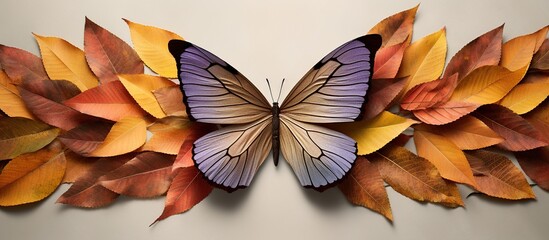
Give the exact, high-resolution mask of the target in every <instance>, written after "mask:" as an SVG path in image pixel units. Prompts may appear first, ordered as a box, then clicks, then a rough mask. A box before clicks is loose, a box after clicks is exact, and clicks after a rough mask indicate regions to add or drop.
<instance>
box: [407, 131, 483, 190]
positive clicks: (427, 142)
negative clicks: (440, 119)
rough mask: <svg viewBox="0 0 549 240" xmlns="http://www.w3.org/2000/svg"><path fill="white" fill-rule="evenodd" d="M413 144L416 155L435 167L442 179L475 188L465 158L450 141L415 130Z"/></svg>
mask: <svg viewBox="0 0 549 240" xmlns="http://www.w3.org/2000/svg"><path fill="white" fill-rule="evenodd" d="M414 143H415V144H416V149H417V153H418V155H419V156H420V157H423V158H425V159H427V160H429V161H430V162H431V163H432V164H433V165H435V167H436V168H437V169H438V171H439V173H440V175H441V176H442V177H443V178H446V179H448V180H452V181H454V182H459V183H465V184H467V185H469V186H473V187H475V186H476V183H475V180H474V178H473V171H472V170H471V167H470V166H469V163H468V162H467V158H465V155H464V154H463V152H462V151H461V150H460V149H459V148H458V147H457V146H456V145H455V144H454V143H452V142H451V141H450V140H448V139H447V138H445V137H443V136H440V135H437V134H434V133H429V132H426V131H421V130H415V131H414Z"/></svg>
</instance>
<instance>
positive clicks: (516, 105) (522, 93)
mask: <svg viewBox="0 0 549 240" xmlns="http://www.w3.org/2000/svg"><path fill="white" fill-rule="evenodd" d="M547 96H549V76H547V77H546V79H545V81H543V82H542V81H539V82H535V83H522V84H519V85H517V86H515V87H514V88H513V90H511V92H509V94H507V95H506V96H505V97H504V98H503V99H501V101H500V102H499V104H500V105H502V106H504V107H506V108H509V109H510V110H511V111H513V112H515V113H516V114H525V113H527V112H529V111H531V110H532V109H534V108H535V107H536V106H538V105H539V104H540V103H541V102H543V100H545V99H546V98H547Z"/></svg>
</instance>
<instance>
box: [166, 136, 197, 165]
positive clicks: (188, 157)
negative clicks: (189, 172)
mask: <svg viewBox="0 0 549 240" xmlns="http://www.w3.org/2000/svg"><path fill="white" fill-rule="evenodd" d="M195 140H196V139H187V140H185V142H183V144H181V148H179V152H178V153H177V156H176V157H175V162H174V163H173V166H172V171H175V170H176V169H178V168H186V167H192V166H194V165H195V164H194V160H193V151H192V150H193V146H194V141H195Z"/></svg>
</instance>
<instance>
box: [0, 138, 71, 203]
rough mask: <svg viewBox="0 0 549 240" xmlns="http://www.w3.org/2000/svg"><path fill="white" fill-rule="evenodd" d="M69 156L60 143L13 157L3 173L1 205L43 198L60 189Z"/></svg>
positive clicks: (0, 192)
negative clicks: (66, 158)
mask: <svg viewBox="0 0 549 240" xmlns="http://www.w3.org/2000/svg"><path fill="white" fill-rule="evenodd" d="M65 166H66V160H65V155H64V154H63V151H62V148H61V144H58V143H52V144H51V145H50V146H48V147H46V148H44V149H42V150H38V151H36V152H33V153H26V154H23V155H20V156H18V157H16V158H14V159H13V160H12V161H10V162H9V163H8V164H7V165H6V167H5V168H4V169H3V170H2V174H0V206H14V205H21V204H25V203H32V202H37V201H40V200H42V199H44V198H46V197H47V196H49V195H50V194H52V193H53V191H55V189H57V186H59V184H60V183H61V179H63V175H64V174H65Z"/></svg>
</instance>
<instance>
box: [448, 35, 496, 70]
mask: <svg viewBox="0 0 549 240" xmlns="http://www.w3.org/2000/svg"><path fill="white" fill-rule="evenodd" d="M502 41H503V25H501V26H499V27H497V28H494V29H493V30H491V31H489V32H487V33H485V34H482V35H481V36H480V37H478V38H476V39H475V40H473V41H471V42H470V43H468V44H467V45H465V47H463V48H462V49H461V50H459V52H457V53H456V55H454V56H453V57H452V59H451V60H450V62H449V63H448V66H446V70H445V71H444V77H448V76H451V75H454V74H455V73H457V74H458V81H459V80H461V79H463V78H465V77H466V76H467V75H469V73H471V72H472V71H473V70H475V69H477V68H479V67H482V66H486V65H497V64H498V63H499V59H500V58H501V43H502Z"/></svg>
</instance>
